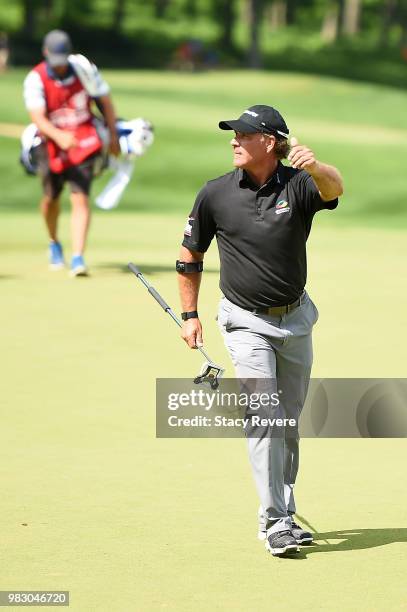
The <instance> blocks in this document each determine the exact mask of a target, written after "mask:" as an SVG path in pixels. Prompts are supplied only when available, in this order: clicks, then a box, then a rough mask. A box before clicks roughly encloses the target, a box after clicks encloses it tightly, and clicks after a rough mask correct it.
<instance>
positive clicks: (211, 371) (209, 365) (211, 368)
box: [128, 263, 225, 390]
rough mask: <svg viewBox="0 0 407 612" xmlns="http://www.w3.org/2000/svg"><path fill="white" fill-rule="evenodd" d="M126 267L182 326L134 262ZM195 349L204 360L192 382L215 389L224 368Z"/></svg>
mask: <svg viewBox="0 0 407 612" xmlns="http://www.w3.org/2000/svg"><path fill="white" fill-rule="evenodd" d="M128 268H129V270H131V271H132V272H133V274H135V275H136V277H137V278H138V279H139V280H140V281H141V282H142V283H143V285H144V286H145V287H146V289H147V290H148V292H149V293H150V294H151V295H152V296H153V298H154V299H155V300H156V302H158V303H159V304H160V306H161V308H162V309H163V310H164V311H165V312H167V313H168V314H169V315H170V317H171V318H172V319H173V321H175V323H176V324H177V325H178V327H182V323H181V321H180V320H179V319H178V317H177V315H176V314H175V313H174V312H173V310H172V309H171V307H170V306H169V305H168V304H167V302H166V301H165V300H164V299H163V298H162V297H161V295H160V294H159V293H158V291H157V290H156V289H154V287H152V286H151V285H150V283H149V282H147V281H146V279H145V278H144V276H143V274H142V273H141V272H140V270H139V269H138V268H137V266H136V265H134V263H129V264H128ZM197 349H198V351H200V352H201V353H202V355H203V356H204V357H205V359H206V362H205V363H204V364H203V366H202V368H201V371H200V373H199V374H198V376H195V378H194V383H195V384H196V385H199V384H206V385H208V386H209V387H210V388H211V389H213V390H215V389H217V388H218V387H219V378H222V376H223V373H224V371H225V370H224V368H221V367H220V366H218V365H216V363H214V362H213V361H212V359H211V358H210V357H209V355H208V353H206V352H205V351H204V349H203V348H202V347H201V346H198V347H197Z"/></svg>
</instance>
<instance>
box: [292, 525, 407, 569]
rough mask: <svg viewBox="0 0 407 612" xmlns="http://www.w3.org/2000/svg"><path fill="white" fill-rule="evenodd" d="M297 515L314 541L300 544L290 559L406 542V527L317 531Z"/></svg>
mask: <svg viewBox="0 0 407 612" xmlns="http://www.w3.org/2000/svg"><path fill="white" fill-rule="evenodd" d="M297 516H298V519H299V520H300V521H301V523H303V524H304V525H306V526H307V527H308V528H309V529H311V531H313V532H314V534H313V535H314V542H313V543H312V544H310V545H308V546H302V547H301V549H300V552H299V553H298V554H297V555H295V556H293V557H290V558H291V559H297V560H301V559H306V558H307V557H308V556H309V555H313V554H315V553H328V552H347V551H349V550H365V549H367V548H376V547H378V546H386V545H387V544H395V543H396V542H407V528H403V527H394V528H387V529H339V530H337V531H324V532H318V530H317V529H315V528H314V527H312V525H310V524H309V523H308V521H307V520H306V519H305V518H304V517H300V516H299V515H297ZM329 540H331V542H330V541H329ZM332 540H338V542H334V543H332Z"/></svg>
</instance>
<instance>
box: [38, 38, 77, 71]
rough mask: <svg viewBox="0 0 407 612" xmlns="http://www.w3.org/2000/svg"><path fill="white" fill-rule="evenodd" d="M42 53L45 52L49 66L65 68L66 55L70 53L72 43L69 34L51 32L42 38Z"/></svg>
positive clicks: (66, 62)
mask: <svg viewBox="0 0 407 612" xmlns="http://www.w3.org/2000/svg"><path fill="white" fill-rule="evenodd" d="M42 49H43V51H45V50H46V51H47V54H46V60H47V62H48V63H49V65H50V66H52V67H54V66H66V65H67V64H68V55H70V53H72V43H71V39H70V38H69V34H67V33H66V32H63V31H62V30H51V32H48V34H47V35H46V36H45V37H44V41H43V43H42Z"/></svg>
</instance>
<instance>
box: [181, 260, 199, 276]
mask: <svg viewBox="0 0 407 612" xmlns="http://www.w3.org/2000/svg"><path fill="white" fill-rule="evenodd" d="M175 269H176V271H177V272H178V274H192V272H202V270H203V261H192V262H190V263H188V262H186V261H179V259H177V261H176V264H175Z"/></svg>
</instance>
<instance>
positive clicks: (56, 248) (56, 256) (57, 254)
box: [49, 241, 65, 270]
mask: <svg viewBox="0 0 407 612" xmlns="http://www.w3.org/2000/svg"><path fill="white" fill-rule="evenodd" d="M64 266H65V262H64V254H63V251H62V245H61V243H60V242H53V241H52V242H50V243H49V267H50V268H51V270H60V269H61V268H63V267H64Z"/></svg>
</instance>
